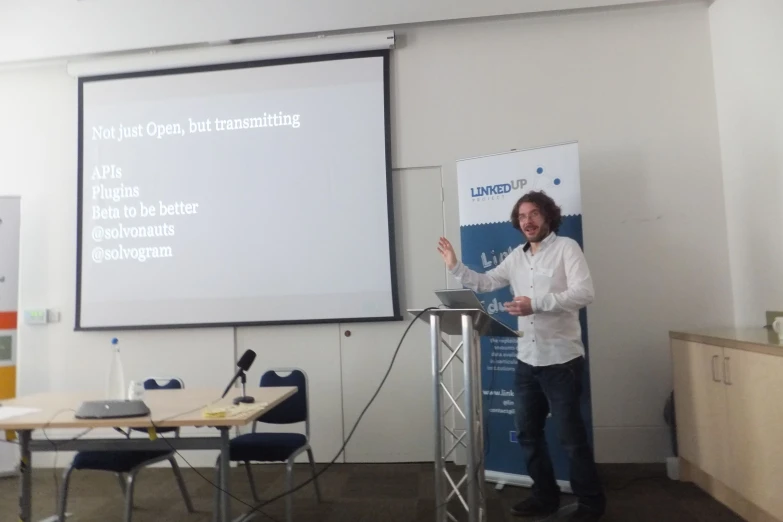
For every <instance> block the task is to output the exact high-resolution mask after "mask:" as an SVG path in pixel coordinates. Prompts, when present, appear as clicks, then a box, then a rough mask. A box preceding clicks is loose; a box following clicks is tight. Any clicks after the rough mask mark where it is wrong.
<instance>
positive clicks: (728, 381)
mask: <svg viewBox="0 0 783 522" xmlns="http://www.w3.org/2000/svg"><path fill="white" fill-rule="evenodd" d="M730 360H731V357H724V358H723V382H725V383H726V384H728V385H729V386H731V384H732V383H731V373H729V362H730Z"/></svg>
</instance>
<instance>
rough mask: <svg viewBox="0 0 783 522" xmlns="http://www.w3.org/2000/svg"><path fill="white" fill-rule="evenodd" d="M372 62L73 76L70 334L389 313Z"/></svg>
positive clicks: (384, 165) (382, 63) (383, 128)
mask: <svg viewBox="0 0 783 522" xmlns="http://www.w3.org/2000/svg"><path fill="white" fill-rule="evenodd" d="M387 60H388V55H387V53H385V52H378V53H375V52H373V53H363V54H360V55H350V56H343V57H339V59H328V60H325V59H322V60H316V61H300V62H295V63H271V64H269V63H267V64H263V65H258V64H252V65H253V66H250V65H251V64H244V65H243V66H242V67H234V68H228V67H226V68H220V69H215V68H211V69H208V70H200V69H199V70H193V69H191V70H186V71H166V72H164V73H155V74H148V75H144V76H140V75H135V76H122V77H113V78H112V77H110V78H83V79H81V81H80V117H81V129H80V132H81V136H80V151H79V152H80V187H79V190H80V217H79V220H80V221H79V230H80V245H79V263H78V265H79V269H78V274H77V275H78V288H77V295H78V297H77V311H78V313H77V325H76V326H77V328H81V329H87V328H115V327H118V328H121V327H154V326H177V325H214V324H253V323H281V322H282V323H285V322H324V321H338V320H343V321H349V320H384V319H393V318H396V317H398V316H399V310H398V305H397V294H396V288H395V277H394V260H393V251H392V249H391V245H390V238H391V237H393V236H392V230H393V224H392V222H391V212H390V208H391V207H390V205H391V195H390V194H389V190H390V170H389V165H390V164H389V157H388V155H389V145H388V143H389V141H388V140H389V136H388V124H387V123H388V122H387V110H386V107H387V96H388V94H387V92H388V86H387V85H386V83H385V82H386V76H387V74H386V71H387Z"/></svg>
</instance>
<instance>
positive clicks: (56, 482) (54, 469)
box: [28, 408, 92, 513]
mask: <svg viewBox="0 0 783 522" xmlns="http://www.w3.org/2000/svg"><path fill="white" fill-rule="evenodd" d="M69 411H72V412H73V413H76V410H74V409H72V408H64V409H62V410H59V411H58V412H56V413H55V414H54V415H52V418H51V419H49V420H48V421H46V423H45V424H44V425H43V427H42V428H41V433H43V436H44V438H45V439H46V441H47V442H48V443H49V444H51V445H52V449H53V450H54V462H53V463H52V477H54V511H55V513H57V512H59V510H60V506H59V502H60V481H59V479H58V478H57V456H58V454H59V450H58V448H57V444H58V442H55V441H53V440H52V439H50V438H49V435H47V434H46V428H48V427H49V425H50V424H51V423H52V422H54V419H56V418H57V416H58V415H60V414H61V413H65V412H69ZM91 431H92V428H89V429H87V430H85V431H83V432H81V433H80V434H78V435H77V436H75V437H73V438H71V439H66V440H64V441H61V442H59V444H68V443H70V442H75V441H77V440H79V439H81V438H82V437H84V436H85V435H87V434H88V433H90V432H91ZM28 465H29V466H30V470H31V472H32V463H28Z"/></svg>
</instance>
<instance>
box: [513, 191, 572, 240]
mask: <svg viewBox="0 0 783 522" xmlns="http://www.w3.org/2000/svg"><path fill="white" fill-rule="evenodd" d="M522 203H532V204H534V205H535V206H537V207H538V210H539V211H540V212H541V214H542V215H543V216H544V221H546V224H547V225H548V226H549V230H550V231H552V232H557V230H558V229H559V228H560V223H561V222H562V221H563V216H562V215H561V214H560V207H559V206H557V203H555V200H553V199H552V198H550V197H549V196H547V195H546V193H544V191H543V190H541V191H537V192H536V191H533V192H528V193H527V194H525V195H524V196H522V197H521V198H519V200H518V201H517V202H516V204H515V205H514V209H513V210H512V211H511V224H512V225H514V228H516V229H517V230H519V231H520V232H522V229H521V228H520V226H519V205H521V204H522Z"/></svg>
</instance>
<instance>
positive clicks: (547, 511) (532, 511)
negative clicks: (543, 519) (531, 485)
mask: <svg viewBox="0 0 783 522" xmlns="http://www.w3.org/2000/svg"><path fill="white" fill-rule="evenodd" d="M558 509H560V506H559V505H558V504H557V503H555V504H545V503H543V502H541V501H540V500H538V499H537V498H536V497H529V498H526V499H525V500H523V501H522V502H519V503H518V504H516V505H514V507H512V508H511V514H512V515H514V516H516V517H536V516H544V515H551V514H552V513H556V512H557V510H558Z"/></svg>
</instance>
